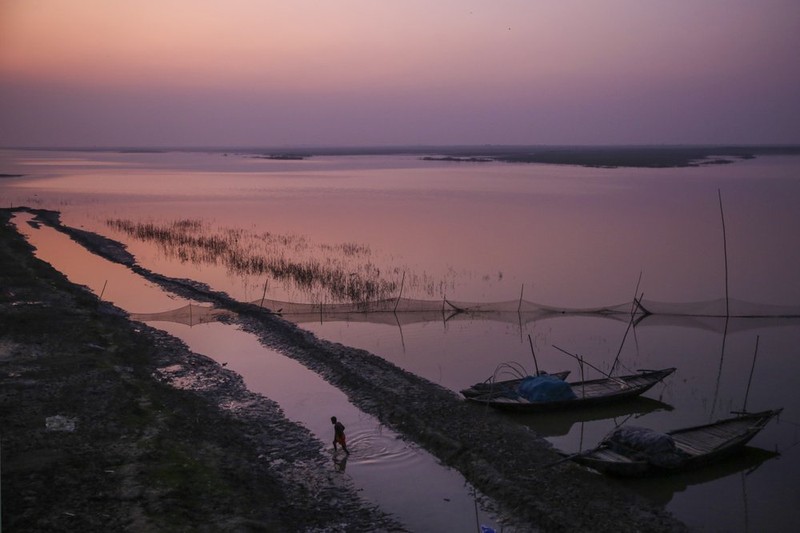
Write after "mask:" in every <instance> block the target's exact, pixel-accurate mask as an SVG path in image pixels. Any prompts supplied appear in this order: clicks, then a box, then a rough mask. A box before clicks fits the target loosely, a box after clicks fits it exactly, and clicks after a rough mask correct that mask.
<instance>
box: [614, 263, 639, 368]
mask: <svg viewBox="0 0 800 533" xmlns="http://www.w3.org/2000/svg"><path fill="white" fill-rule="evenodd" d="M641 283H642V272H641V271H639V280H638V281H637V282H636V290H635V291H634V293H633V303H632V304H631V319H630V321H629V322H628V327H627V328H626V329H625V334H624V335H623V336H622V342H620V343H619V350H617V356H616V357H615V358H614V363H613V364H612V365H611V372H609V375H610V374H613V373H614V367H616V366H617V361H618V360H619V355H620V354H621V353H622V347H623V346H624V345H625V339H626V338H627V337H628V331H630V329H631V326H632V325H633V319H634V317H635V316H636V305H637V303H636V302H637V300H636V295H637V294H639V284H641ZM642 298H644V293H643V294H642V295H641V296H640V297H639V300H641V299H642Z"/></svg>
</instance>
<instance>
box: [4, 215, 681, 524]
mask: <svg viewBox="0 0 800 533" xmlns="http://www.w3.org/2000/svg"><path fill="white" fill-rule="evenodd" d="M37 214H38V215H39V217H40V219H41V220H42V221H43V222H45V223H47V224H50V225H52V226H53V227H56V228H57V229H60V230H61V231H65V232H66V233H68V234H70V235H71V236H72V238H73V239H75V240H76V241H78V242H80V243H81V244H83V245H84V246H86V247H87V248H89V249H91V250H92V251H93V252H95V253H98V254H100V255H103V256H104V257H106V258H107V259H110V260H112V261H117V262H120V263H122V264H125V265H127V266H128V267H129V268H131V269H132V270H134V271H136V272H138V273H139V274H141V275H143V276H145V277H147V278H148V279H150V280H151V281H153V282H156V283H158V284H160V285H162V286H163V287H164V288H165V289H167V290H170V291H172V292H176V293H179V294H181V295H184V296H187V297H191V298H194V299H196V300H200V301H206V302H211V303H214V304H215V305H217V306H218V307H221V308H225V309H228V310H231V311H234V312H235V313H237V317H236V318H235V319H233V320H236V321H238V322H239V323H240V324H241V325H242V326H243V327H244V328H245V329H247V330H248V331H251V332H253V333H254V334H256V335H257V336H258V337H259V338H260V340H261V342H262V343H263V344H265V345H267V346H269V347H270V348H272V349H275V350H277V351H279V352H281V353H283V354H285V355H287V356H289V357H293V358H295V359H297V360H298V361H300V362H301V363H303V364H304V365H306V366H307V367H309V368H312V369H314V370H315V371H316V372H318V373H319V374H321V375H322V376H323V377H324V378H325V379H326V380H328V381H329V382H331V383H332V384H333V385H335V386H336V387H338V388H340V389H341V390H343V391H344V392H345V393H346V394H347V395H348V397H349V398H350V400H351V401H352V402H353V403H354V404H355V405H357V406H358V407H359V408H360V409H362V410H363V411H365V412H368V413H370V414H371V415H373V416H375V417H376V418H378V419H379V420H380V421H381V422H382V423H384V424H386V425H387V426H390V427H391V428H393V429H394V430H395V431H397V432H398V433H400V434H402V435H403V436H404V437H405V438H408V439H410V440H413V441H414V442H416V443H418V444H419V445H421V446H423V447H424V448H426V449H427V450H428V451H429V452H431V453H432V454H433V455H435V456H436V457H438V458H439V459H440V460H441V461H442V462H444V463H446V464H448V465H450V466H452V467H454V468H456V469H458V470H459V471H460V472H461V473H462V474H463V475H464V476H465V478H466V479H467V480H469V481H470V482H471V483H472V484H473V485H474V486H475V487H477V488H478V489H479V490H481V491H482V492H483V493H485V494H487V495H488V496H490V497H491V498H493V499H494V500H495V501H496V502H497V503H498V504H499V505H500V511H501V512H502V513H503V514H504V515H506V516H509V517H512V518H513V522H514V523H515V525H516V526H517V529H519V530H533V529H541V530H544V531H574V530H583V531H681V530H684V529H685V528H684V526H683V525H682V524H680V523H679V522H677V521H676V520H674V519H673V518H672V517H671V516H670V515H669V514H668V513H666V512H664V511H663V510H662V509H660V508H657V507H655V506H653V505H651V504H649V503H648V502H645V501H644V500H642V499H640V498H638V497H637V496H636V495H634V494H632V493H630V492H626V491H625V490H623V489H622V488H621V487H619V486H617V485H615V484H614V483H613V482H611V481H608V480H606V479H604V478H601V477H599V476H597V475H594V474H591V473H589V472H587V471H585V470H582V469H580V468H579V467H577V466H575V465H573V464H571V463H563V462H562V463H558V464H556V466H549V465H552V464H554V463H557V462H558V461H559V459H560V457H559V456H558V455H557V454H556V453H555V451H554V450H553V449H552V448H551V447H550V446H549V444H548V443H547V442H546V441H545V440H544V439H541V438H539V437H538V436H537V435H535V434H534V433H533V432H532V431H530V430H528V429H527V428H524V427H521V426H519V425H517V424H513V423H511V422H509V421H508V420H506V419H505V418H503V417H502V416H499V415H498V414H496V413H495V412H493V411H489V410H486V409H485V408H482V407H480V406H477V405H472V404H467V403H465V402H463V401H461V400H460V399H459V398H458V397H457V396H456V395H454V394H453V393H452V392H451V391H448V390H446V389H443V388H441V387H439V386H437V385H435V384H432V383H430V382H428V381H426V380H424V379H421V378H418V377H416V376H414V375H412V374H410V373H407V372H405V371H403V370H401V369H399V368H397V367H395V366H394V365H392V364H390V363H387V362H385V361H384V360H383V359H381V358H379V357H376V356H374V355H372V354H370V353H368V352H365V351H363V350H357V349H353V348H349V347H346V346H342V345H339V344H333V343H329V342H326V341H323V340H321V339H318V338H316V337H315V336H314V335H312V334H310V333H308V332H305V331H303V330H301V329H299V328H298V327H296V326H294V325H293V324H291V323H288V322H286V321H285V320H283V319H281V318H280V317H278V316H275V315H273V314H271V313H269V312H268V311H266V310H263V309H259V308H258V307H256V306H252V305H249V304H242V303H238V302H235V301H232V300H230V299H229V298H228V297H227V296H226V295H224V294H220V293H215V292H213V291H210V290H208V288H207V287H204V286H202V285H199V284H196V283H194V282H191V281H189V280H175V279H169V278H165V277H163V276H160V275H158V274H155V273H152V272H149V271H147V270H145V269H143V268H141V267H139V266H138V265H136V264H135V261H134V259H133V258H132V257H130V256H129V254H127V253H126V252H125V251H124V249H123V248H122V247H120V246H119V245H117V244H116V243H114V242H113V241H109V240H108V239H104V238H98V237H97V236H95V235H92V234H89V233H86V232H83V231H77V230H74V229H71V228H65V227H63V226H61V225H60V224H59V222H58V217H57V214H54V213H51V212H50V213H44V212H37ZM28 261H30V260H28ZM40 268H44V267H40ZM70 290H72V291H73V292H74V293H75V294H80V295H81V297H82V298H83V299H84V300H86V305H88V306H91V305H94V306H95V307H97V308H98V309H101V308H105V306H103V305H102V304H100V305H99V306H98V304H97V302H96V300H94V299H93V297H91V296H90V295H88V294H87V293H83V292H82V291H80V290H78V289H75V288H71V289H70ZM109 316H113V317H114V320H118V321H119V322H120V324H124V322H125V319H124V317H121V316H118V315H117V314H113V313H111V314H109ZM94 320H95V318H94V317H93V318H92V321H94ZM76 322H79V320H78V319H76ZM120 327H122V326H120ZM130 327H131V328H138V329H139V333H138V335H140V336H142V337H145V338H151V337H152V336H156V335H157V334H156V333H155V332H154V331H153V330H150V329H149V328H145V327H143V326H142V325H140V324H136V325H132V326H130ZM132 331H134V333H135V329H133V330H132ZM132 335H133V333H132ZM134 336H136V335H134ZM159 337H163V336H159ZM159 342H161V343H172V344H175V341H172V340H169V339H163V338H161V339H160V341H159ZM167 351H171V350H167ZM190 356H191V354H188V355H186V357H190ZM158 357H164V356H163V355H161V356H156V354H151V355H149V356H148V357H147V358H146V360H141V361H138V362H136V364H130V365H128V366H130V367H131V368H133V369H134V370H135V371H139V370H138V369H139V368H140V366H144V367H145V368H147V369H148V370H147V372H145V373H143V374H142V375H141V377H140V379H143V380H144V379H151V380H152V378H150V376H152V375H153V374H154V372H155V369H157V368H164V367H169V366H170V364H165V361H164V360H163V359H162V360H161V363H160V364H155V365H154V364H153V361H159V359H158ZM193 357H194V358H195V359H197V360H204V359H205V358H199V357H198V356H193ZM148 364H149V365H150V366H147V365H148ZM200 366H201V368H202V369H203V372H204V373H203V374H200V375H202V376H206V375H207V377H204V378H203V380H204V381H209V382H211V383H216V382H226V381H231V382H237V377H236V376H232V375H230V374H229V373H226V372H225V371H224V369H222V368H221V367H220V366H219V365H216V364H215V363H213V362H210V361H207V360H205V361H204V363H203V365H200ZM180 368H187V369H188V368H189V366H188V365H186V364H185V363H182V366H181V367H180ZM206 372H207V373H208V374H205V373H206ZM157 375H162V376H163V373H162V374H157ZM190 375H191V373H190ZM164 379H166V378H163V377H162V380H161V381H154V383H153V386H156V385H158V386H161V385H163V383H162V381H163V380H164ZM237 383H238V385H237V388H238V389H239V390H240V393H241V394H243V395H245V396H246V397H249V398H250V399H249V400H246V401H243V402H240V403H241V404H243V405H249V404H248V401H252V402H255V403H257V404H258V405H259V406H260V409H261V410H262V411H265V412H264V413H261V414H260V416H261V417H262V418H263V417H265V416H266V413H267V412H273V411H276V409H275V406H274V404H271V403H270V402H268V401H267V400H265V399H263V398H260V397H255V396H254V395H249V396H248V393H247V392H246V391H244V390H242V389H243V388H242V387H241V382H240V381H238V382H237ZM226 390H227V385H226V386H223V388H222V390H221V391H217V390H215V389H214V387H209V388H205V387H200V389H199V390H195V391H181V392H184V393H185V394H186V395H187V398H190V400H187V402H189V403H191V402H198V401H200V400H201V399H202V400H203V401H204V402H205V403H204V404H202V405H203V408H204V409H205V410H207V411H208V412H210V413H214V412H220V413H221V415H225V416H233V413H232V412H231V411H225V410H222V409H220V407H219V405H224V404H226V403H228V402H227V400H226V397H225V395H224V394H225V392H224V391H226ZM192 405H195V407H194V408H195V409H200V408H201V407H199V406H197V405H196V404H192ZM180 408H181V407H180V405H179V406H178V407H175V408H173V407H172V406H170V408H169V409H165V410H164V411H165V414H164V416H173V414H174V413H175V411H176V410H177V411H178V412H180ZM183 408H184V409H185V407H183ZM248 412H249V410H247V409H245V410H244V413H245V414H241V413H238V412H236V416H237V417H239V418H240V419H241V420H240V424H241V428H240V433H239V435H238V436H237V437H235V438H234V437H231V438H229V439H226V445H228V446H231V448H225V446H224V445H223V444H221V443H220V444H218V446H219V447H220V448H219V449H220V450H226V449H230V450H236V453H237V454H242V455H245V456H247V457H251V458H252V453H250V452H251V450H250V447H251V446H255V445H257V444H258V443H259V442H260V441H259V439H260V438H261V437H264V438H266V436H265V435H264V433H265V432H264V430H263V427H262V426H261V425H262V424H267V423H270V424H271V423H273V422H272V421H269V422H266V421H264V420H261V421H258V422H257V424H258V425H259V427H257V428H253V427H251V426H252V425H253V422H252V421H251V420H248V419H247V416H249V415H247V414H246V413H248ZM260 412H261V411H259V413H260ZM197 416H199V415H197ZM203 416H210V415H209V413H205V412H204V415H203ZM215 416H216V415H215ZM242 416H243V417H244V418H241V417H242ZM275 420H276V421H275V423H277V421H279V420H282V423H284V424H289V425H291V424H290V423H288V422H287V421H285V419H282V418H281V417H277V418H276V419H275ZM184 425H185V424H184ZM206 425H207V424H204V426H206ZM297 430H298V431H299V433H298V435H299V434H300V433H303V432H304V430H302V428H297ZM76 433H77V432H76ZM266 433H268V432H266ZM108 438H109V441H114V437H113V433H112V434H111V435H109V437H108ZM118 438H119V437H118ZM304 438H305V441H306V446H305V447H303V446H301V447H300V448H299V449H298V450H297V451H299V452H302V453H300V455H299V457H300V458H301V459H300V460H301V461H303V462H304V464H305V465H306V466H307V469H308V470H309V471H315V472H317V475H318V477H321V478H322V479H323V480H324V479H325V478H326V475H328V474H326V467H325V466H322V465H321V464H317V463H315V462H314V461H313V460H306V459H305V457H306V456H305V455H303V454H305V453H311V452H312V451H313V450H315V449H316V450H317V451H318V447H319V445H320V444H319V443H315V442H314V440H313V439H312V437H311V436H310V435H308V434H307V432H306V434H305V436H304ZM301 440H302V438H301V436H299V437H298V443H299V442H300V441H301ZM266 452H267V453H271V452H272V450H271V449H269V448H268V449H267V450H266ZM3 453H4V461H5V454H6V452H5V449H4V452H3ZM248 453H249V455H248ZM253 453H254V452H253ZM221 454H223V455H224V452H221ZM259 454H260V455H264V453H261V452H259ZM259 454H256V459H258V455H259ZM289 455H294V451H293V452H291V453H290V454H289ZM312 455H313V454H312ZM266 457H270V458H271V457H272V456H271V455H266ZM284 460H286V461H287V462H289V463H293V462H294V460H293V459H284ZM262 462H263V461H262ZM264 470H265V469H264V468H263V467H262V468H261V471H262V472H264V475H267V474H269V473H270V472H269V471H266V472H265V471H264ZM271 478H272V479H273V481H274V483H275V484H276V486H277V487H280V486H281V483H284V482H288V483H289V484H290V485H291V484H292V477H291V476H289V479H288V481H287V480H284V479H280V478H277V479H276V477H275V476H274V475H272V476H271ZM274 491H280V489H275V488H273V492H274ZM301 492H302V491H301ZM301 501H302V499H301ZM312 503H313V502H312ZM347 505H354V506H356V509H357V510H358V511H357V512H358V513H361V514H359V516H363V518H364V519H365V520H373V522H371V524H372V525H371V526H370V527H368V528H366V529H362V528H359V527H354V528H352V529H347V530H352V531H356V530H380V529H385V528H387V527H391V526H387V525H386V523H385V522H382V521H383V520H385V517H382V516H381V515H380V514H379V513H377V512H375V511H374V510H370V509H367V508H365V507H364V506H363V505H362V506H360V507H359V506H358V505H357V502H350V501H349V500H348V503H347ZM309 508H312V509H313V508H315V507H314V506H313V505H311V504H309ZM4 512H5V511H4ZM370 513H372V515H371V516H370ZM331 516H332V515H331V514H330V512H329V511H323V512H320V518H319V520H318V521H324V520H326V519H330V518H331ZM277 519H279V518H277ZM277 519H276V520H277ZM289 523H292V522H291V521H290V522H289ZM510 525H511V524H510ZM303 527H304V526H302V524H300V523H298V524H297V527H296V529H302V528H303Z"/></svg>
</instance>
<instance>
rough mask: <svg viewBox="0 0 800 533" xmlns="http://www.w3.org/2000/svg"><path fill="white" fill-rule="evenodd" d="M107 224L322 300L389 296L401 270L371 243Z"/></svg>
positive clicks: (418, 280) (178, 254)
mask: <svg viewBox="0 0 800 533" xmlns="http://www.w3.org/2000/svg"><path fill="white" fill-rule="evenodd" d="M106 224H107V225H108V226H110V227H112V228H114V229H116V230H118V231H121V232H123V233H125V234H127V235H129V236H131V237H133V238H135V239H138V240H141V241H147V242H153V243H155V244H156V245H157V246H158V247H159V248H160V250H161V251H162V252H163V253H164V254H165V255H167V256H168V257H173V258H177V259H179V260H180V261H182V262H191V263H194V264H212V265H222V266H224V267H225V268H226V270H227V271H228V272H229V273H230V274H232V275H236V276H256V277H259V278H261V277H264V276H267V277H268V279H272V280H275V281H277V282H280V283H282V284H284V286H285V287H287V288H294V289H297V290H299V291H301V292H303V293H306V294H311V295H314V297H315V299H318V300H320V301H322V300H327V301H332V302H348V303H366V302H369V301H374V300H380V299H384V298H389V297H392V296H395V295H396V294H397V292H398V290H399V283H398V281H399V279H400V278H401V276H402V274H403V270H402V269H400V268H390V269H383V270H382V269H381V268H379V267H378V266H377V265H376V264H375V263H374V262H373V261H372V250H371V249H370V247H369V246H366V245H363V244H358V243H341V244H335V245H332V244H321V245H314V244H312V243H311V242H309V241H308V239H306V238H305V237H302V236H298V235H278V234H274V233H269V232H264V233H256V232H252V231H246V230H243V229H239V228H213V227H211V226H210V225H209V224H206V223H204V222H202V221H201V220H194V219H182V220H176V221H172V222H168V223H164V224H156V223H154V222H133V221H131V220H123V219H108V220H106ZM410 283H415V284H417V286H419V287H421V288H422V289H423V290H424V291H426V292H434V291H436V287H437V283H436V282H434V281H433V280H431V279H430V278H429V277H428V276H421V277H420V276H412V277H411V282H410ZM438 286H439V287H440V288H441V287H442V286H443V284H442V283H439V284H438Z"/></svg>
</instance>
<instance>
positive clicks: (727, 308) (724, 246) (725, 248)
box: [717, 189, 731, 316]
mask: <svg viewBox="0 0 800 533" xmlns="http://www.w3.org/2000/svg"><path fill="white" fill-rule="evenodd" d="M717 195H718V196H719V214H720V217H721V218H722V251H723V253H724V255H725V316H731V310H730V299H729V296H728V238H727V236H726V234H725V212H724V211H723V209H722V191H721V190H720V189H717Z"/></svg>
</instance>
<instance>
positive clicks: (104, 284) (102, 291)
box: [99, 280, 108, 300]
mask: <svg viewBox="0 0 800 533" xmlns="http://www.w3.org/2000/svg"><path fill="white" fill-rule="evenodd" d="M106 285H108V280H106V281H105V282H104V283H103V290H101V291H100V298H99V299H100V300H102V299H103V293H105V292H106Z"/></svg>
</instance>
